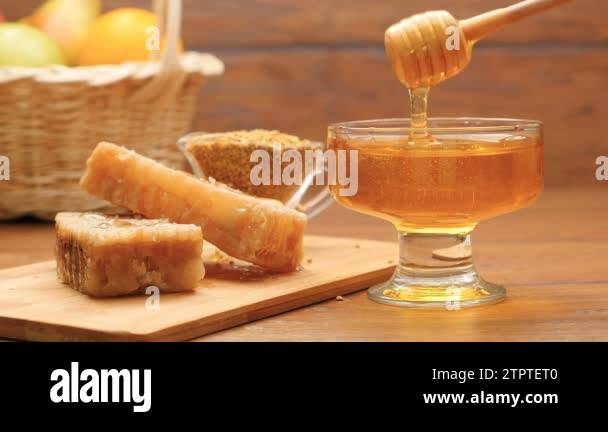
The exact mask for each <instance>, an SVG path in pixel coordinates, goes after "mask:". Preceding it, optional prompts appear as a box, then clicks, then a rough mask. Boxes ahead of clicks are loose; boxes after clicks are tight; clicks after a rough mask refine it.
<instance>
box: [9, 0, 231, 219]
mask: <svg viewBox="0 0 608 432" xmlns="http://www.w3.org/2000/svg"><path fill="white" fill-rule="evenodd" d="M154 8H155V12H156V13H157V16H158V17H159V20H158V22H159V27H160V29H161V33H162V34H163V35H164V36H165V38H166V45H167V49H166V50H165V51H164V53H163V54H162V58H160V59H159V58H157V59H155V60H156V61H153V62H149V63H128V64H123V65H119V66H99V67H76V68H68V67H57V66H53V67H49V68H45V69H26V68H16V67H5V68H0V156H6V157H8V158H9V161H10V180H8V181H0V220H2V219H3V220H6V219H13V218H17V217H20V216H24V215H33V216H36V217H39V218H42V219H50V218H53V217H54V215H55V213H57V212H59V211H66V210H69V211H89V210H97V209H101V208H104V207H105V206H106V204H105V203H103V202H101V201H98V200H96V199H94V198H92V197H90V196H88V195H86V194H85V193H83V192H82V191H81V190H80V188H79V186H78V181H79V179H80V177H81V175H82V173H83V170H84V167H85V162H86V159H87V158H88V156H89V155H90V153H91V151H92V150H93V148H94V147H95V145H96V144H97V143H98V142H99V141H112V142H116V143H119V144H122V145H124V146H127V147H129V148H133V149H135V150H136V151H138V152H140V153H142V154H144V155H147V156H149V157H152V158H154V159H156V160H159V161H161V162H163V163H165V164H167V165H169V166H181V162H182V156H181V155H180V153H178V151H177V149H176V146H175V143H176V142H177V140H178V139H179V138H180V137H181V136H183V135H184V134H186V133H187V132H188V131H189V129H190V126H191V122H192V118H193V115H194V110H195V105H196V98H197V95H198V92H199V89H200V87H201V85H202V84H203V82H204V80H205V77H209V76H216V75H221V74H222V73H223V64H222V62H221V61H220V60H219V59H217V58H216V57H214V56H212V55H210V54H200V53H186V54H183V55H179V54H178V52H177V46H178V41H179V35H180V24H181V0H180V1H178V0H156V1H155V6H154ZM165 29H166V32H165Z"/></svg>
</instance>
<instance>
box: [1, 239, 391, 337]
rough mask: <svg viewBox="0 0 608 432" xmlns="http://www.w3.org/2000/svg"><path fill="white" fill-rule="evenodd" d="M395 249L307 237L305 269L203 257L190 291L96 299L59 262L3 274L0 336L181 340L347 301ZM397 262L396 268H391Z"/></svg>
mask: <svg viewBox="0 0 608 432" xmlns="http://www.w3.org/2000/svg"><path fill="white" fill-rule="evenodd" d="M395 254H396V247H395V245H394V244H391V243H382V242H372V241H361V240H354V239H338V238H329V237H307V238H306V239H305V258H304V262H303V263H302V266H303V268H302V270H301V271H298V272H294V273H290V274H274V275H273V274H268V273H265V272H263V271H262V270H260V269H257V268H253V267H251V266H246V265H237V264H234V265H229V264H227V263H226V264H219V263H217V262H214V260H213V257H214V251H209V254H208V255H207V259H206V264H205V265H206V268H207V274H206V276H205V279H204V280H203V281H202V282H201V284H200V286H199V288H198V289H197V290H196V291H194V292H192V293H180V294H162V295H160V297H159V299H158V301H159V303H158V305H159V309H158V310H151V309H148V308H147V307H146V305H147V300H148V297H147V296H145V295H134V296H128V297H122V298H111V299H95V298H91V297H88V296H86V295H84V294H81V293H79V292H77V291H75V290H73V289H71V288H69V287H68V286H66V285H63V284H62V283H61V282H59V280H58V279H57V275H56V270H55V261H54V260H53V261H47V262H43V263H40V264H33V265H31V266H26V267H17V268H13V269H7V270H3V271H0V336H1V337H8V338H15V339H25V340H34V341H181V340H188V339H191V338H193V337H196V336H201V335H205V334H208V333H212V332H216V331H219V330H223V329H226V328H229V327H232V326H235V325H240V324H244V323H248V322H250V321H254V320H258V319H261V318H265V317H267V316H271V315H276V314H279V313H282V312H285V311H288V310H291V309H295V308H298V307H302V306H306V305H309V304H312V303H317V302H319V301H322V300H326V299H329V298H335V297H336V296H338V295H346V294H349V293H352V292H355V291H359V290H361V289H362V288H364V287H366V286H368V285H370V284H374V283H379V282H381V281H383V280H386V279H388V277H389V276H390V274H391V273H392V271H393V268H394V262H395V261H392V260H393V259H394V256H395ZM391 263H392V264H391Z"/></svg>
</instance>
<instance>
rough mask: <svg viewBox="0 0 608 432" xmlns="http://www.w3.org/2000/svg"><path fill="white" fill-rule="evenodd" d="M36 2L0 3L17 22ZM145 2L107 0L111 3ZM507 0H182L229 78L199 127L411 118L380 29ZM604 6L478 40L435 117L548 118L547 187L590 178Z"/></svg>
mask: <svg viewBox="0 0 608 432" xmlns="http://www.w3.org/2000/svg"><path fill="white" fill-rule="evenodd" d="M39 3H40V1H35V0H20V1H18V2H15V1H12V0H11V1H8V0H0V9H2V10H4V11H5V12H6V14H7V15H8V16H9V18H14V17H17V16H19V15H22V14H25V13H26V12H28V11H30V10H32V9H33V7H34V6H35V5H36V4H39ZM149 3H150V2H149V1H144V0H139V1H137V0H105V6H106V8H107V9H110V8H114V7H118V6H125V5H133V6H141V7H145V6H147V5H148V4H149ZM509 3H511V1H510V0H425V1H424V2H420V1H414V0H373V1H372V0H323V1H321V0H311V1H304V0H221V1H220V0H185V10H186V15H185V27H184V38H185V41H186V45H187V47H188V48H189V49H193V50H201V51H210V52H213V53H215V54H217V55H219V56H220V57H221V58H222V59H223V60H224V61H225V63H226V66H227V72H226V75H225V76H224V77H223V78H222V79H220V80H217V81H212V82H210V83H209V84H208V85H207V86H206V88H205V89H204V90H203V92H202V94H201V98H200V106H199V110H198V115H197V119H196V124H195V125H194V129H205V130H210V131H221V130H231V129H237V128H254V127H262V128H278V129H281V130H284V131H287V132H292V133H295V134H298V135H301V136H306V137H310V138H315V139H321V140H322V139H324V136H325V133H326V132H325V131H326V127H327V125H328V124H329V123H332V122H336V121H344V120H355V119H369V118H380V117H396V116H405V115H407V104H408V99H407V93H406V91H405V89H403V88H401V87H400V85H399V84H398V83H397V82H396V80H395V79H394V78H393V76H392V73H391V71H390V69H389V66H388V63H387V60H386V57H385V55H384V48H383V34H384V30H385V29H386V27H387V26H388V25H390V24H392V23H393V22H395V21H397V20H398V19H400V18H402V17H405V16H408V15H411V14H413V13H415V12H420V11H422V10H430V9H446V10H449V11H450V12H452V14H453V15H454V16H456V17H469V16H472V15H474V14H477V13H480V12H483V11H486V10H488V9H491V8H496V7H501V6H505V5H508V4H509ZM606 17H608V2H606V1H599V0H576V1H573V2H572V4H567V5H565V6H563V7H561V8H560V9H558V10H554V11H552V12H549V13H547V14H545V15H543V16H539V17H535V18H530V19H528V20H526V21H525V22H522V23H518V24H516V25H514V26H513V27H512V28H509V29H507V30H505V31H503V32H501V33H499V34H497V35H495V36H494V37H492V38H491V39H490V40H488V41H486V42H484V43H482V44H480V45H478V46H477V47H476V48H475V50H474V54H473V62H472V64H471V65H470V66H469V68H468V69H467V71H466V72H465V73H464V74H462V75H460V76H458V77H456V78H455V79H452V80H450V81H449V82H447V83H444V84H442V85H441V86H439V87H437V88H436V89H434V90H433V92H432V95H431V106H430V109H431V114H432V115H434V116H489V117H491V116H498V117H519V118H533V119H540V120H543V121H544V122H545V123H546V159H545V160H546V182H547V185H589V186H591V185H595V186H599V185H600V184H599V183H598V182H596V181H595V178H594V173H595V159H596V158H597V156H599V155H608V127H607V126H606V123H607V122H608V104H606V100H607V99H608V98H607V96H608V85H607V82H606V81H607V80H608V26H607V25H606V21H605V19H606Z"/></svg>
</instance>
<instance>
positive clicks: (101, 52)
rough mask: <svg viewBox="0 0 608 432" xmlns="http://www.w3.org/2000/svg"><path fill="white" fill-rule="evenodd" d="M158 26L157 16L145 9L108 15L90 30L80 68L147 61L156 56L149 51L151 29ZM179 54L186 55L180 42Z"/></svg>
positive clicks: (128, 9) (115, 12)
mask: <svg viewBox="0 0 608 432" xmlns="http://www.w3.org/2000/svg"><path fill="white" fill-rule="evenodd" d="M155 26H156V16H155V15H154V14H153V13H152V12H149V11H146V10H143V9H136V8H123V9H116V10H114V11H111V12H108V13H106V14H104V15H102V16H100V17H99V18H97V20H96V21H95V22H94V23H93V25H92V26H91V27H90V29H89V31H88V33H87V36H86V38H85V41H84V43H83V45H82V51H81V53H80V56H79V59H78V64H79V65H80V66H93V65H101V64H120V63H125V62H129V61H148V60H150V59H151V58H152V55H153V54H154V52H153V51H150V50H148V48H147V46H148V43H147V42H148V39H149V38H150V37H151V36H150V35H151V33H149V29H150V27H155ZM162 45H163V44H161V46H162ZM179 51H180V52H181V51H183V44H182V43H181V42H180V46H179Z"/></svg>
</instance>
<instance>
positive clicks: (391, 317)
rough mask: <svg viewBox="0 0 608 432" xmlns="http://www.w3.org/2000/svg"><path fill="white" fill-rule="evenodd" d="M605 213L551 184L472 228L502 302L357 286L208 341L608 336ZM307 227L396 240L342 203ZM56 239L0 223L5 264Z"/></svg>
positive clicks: (583, 196)
mask: <svg viewBox="0 0 608 432" xmlns="http://www.w3.org/2000/svg"><path fill="white" fill-rule="evenodd" d="M605 186H606V185H604V187H605ZM607 216H608V195H607V191H606V190H604V189H599V190H593V189H562V188H550V189H548V190H547V191H545V193H544V194H543V196H542V197H541V198H540V200H539V201H538V202H537V203H535V204H534V205H533V206H532V207H530V208H527V209H524V210H521V211H518V212H515V213H512V214H509V215H506V216H502V217H499V218H496V219H493V220H489V221H486V222H483V223H481V224H480V226H479V227H478V228H477V230H476V231H475V233H474V235H473V238H474V253H475V261H476V265H477V267H478V269H479V271H480V272H481V274H482V275H484V277H486V278H487V279H489V280H491V281H494V282H499V283H503V284H505V285H506V287H507V290H508V296H509V297H508V300H507V301H506V302H505V303H503V304H499V305H496V306H488V307H483V308H478V309H470V310H463V311H457V312H454V313H451V312H444V311H412V310H404V309H400V308H393V307H389V306H381V305H377V304H375V303H372V302H370V301H369V300H367V297H366V294H365V292H359V293H356V294H352V295H349V296H345V297H344V298H345V300H344V301H342V302H337V301H335V300H329V301H326V302H322V303H319V304H317V305H314V306H310V307H306V308H302V309H299V310H295V311H292V312H288V313H285V314H282V315H278V316H275V317H272V318H267V319H264V320H261V321H257V322H253V323H249V324H245V325H242V326H240V327H236V328H232V329H230V330H225V331H222V332H218V333H216V334H213V335H210V336H207V337H205V338H202V339H200V340H205V341H208V340H209V341H237V340H238V341H281V340H282V341H286V340H289V341H294V340H295V341H331V340H351V341H362V340H374V341H378V340H391V341H408V340H437V341H444V340H450V341H456V340H472V341H482V340H485V341H490V340H493V341H497V340H498V341H502V340H504V341H507V340H508V341H529V340H561V341H563V340H581V341H582V340H603V341H608V266H606V261H607V259H608V217H607ZM309 233H310V234H315V235H332V236H340V237H357V238H360V239H374V240H386V241H392V242H395V238H396V234H395V231H394V229H393V228H392V226H391V225H390V224H389V223H386V222H382V221H379V220H377V219H374V218H371V217H368V216H364V215H359V214H357V213H354V212H351V211H348V210H346V209H343V208H342V207H339V206H337V205H334V206H332V207H331V208H330V209H329V210H328V211H327V212H326V213H324V214H322V215H321V216H320V217H319V218H317V219H314V220H312V221H311V223H310V226H309ZM53 241H54V236H53V230H52V227H51V226H49V225H48V224H42V223H32V222H27V221H24V222H22V223H21V224H0V268H6V267H12V266H15V265H22V264H27V263H33V262H36V261H40V260H47V259H50V258H52V254H53V252H52V250H53V249H52V248H53ZM393 244H394V245H395V244H396V242H395V243H393ZM42 265H45V264H42ZM1 274H2V273H0V276H1ZM1 282H2V278H1V277H0V283H1Z"/></svg>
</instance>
